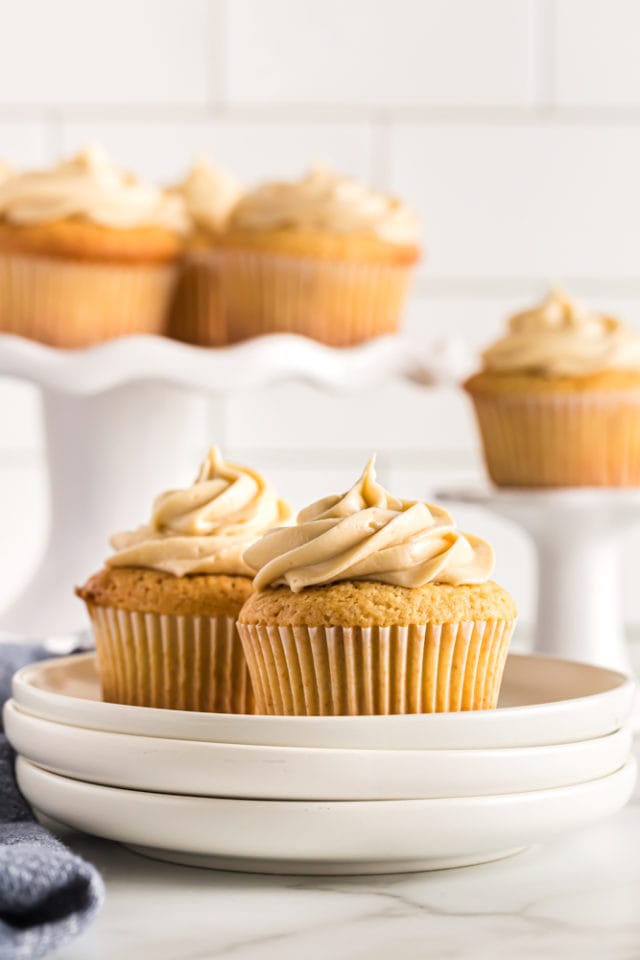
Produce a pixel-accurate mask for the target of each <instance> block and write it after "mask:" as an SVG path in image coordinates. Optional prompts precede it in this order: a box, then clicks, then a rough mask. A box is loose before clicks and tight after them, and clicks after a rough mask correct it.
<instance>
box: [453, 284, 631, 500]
mask: <svg viewBox="0 0 640 960" xmlns="http://www.w3.org/2000/svg"><path fill="white" fill-rule="evenodd" d="M465 389H466V390H467V392H468V393H469V394H470V395H471V398H472V400H473V404H474V407H475V412H476V417H477V420H478V425H479V427H480V433H481V436H482V443H483V448H484V455H485V459H486V463H487V468H488V471H489V474H490V476H491V479H492V480H493V481H494V483H496V484H498V485H500V486H516V487H518V486H530V487H558V486H615V487H617V486H638V485H640V336H639V335H638V334H637V333H636V332H635V331H633V330H631V329H629V328H628V327H625V326H624V325H623V324H622V323H620V321H619V320H616V319H615V318H614V317H610V316H604V315H601V314H597V313H593V312H590V311H588V310H586V309H584V308H583V307H581V306H578V305H577V304H575V303H573V302H572V301H571V300H570V299H569V298H568V297H567V296H565V295H564V294H562V293H560V292H553V293H551V294H550V295H549V296H548V297H547V299H546V300H545V301H544V302H543V303H542V304H541V305H540V306H539V307H535V308H534V309H532V310H527V311H526V312H524V313H519V314H517V315H516V316H514V317H512V318H511V319H510V321H509V329H508V332H507V335H506V336H505V337H503V338H502V339H501V340H499V341H498V342H497V343H495V344H494V345H493V346H491V347H489V349H488V350H486V351H485V353H484V354H483V369H482V371H481V372H480V373H478V374H476V375H475V376H473V377H471V379H470V380H468V381H467V382H466V384H465Z"/></svg>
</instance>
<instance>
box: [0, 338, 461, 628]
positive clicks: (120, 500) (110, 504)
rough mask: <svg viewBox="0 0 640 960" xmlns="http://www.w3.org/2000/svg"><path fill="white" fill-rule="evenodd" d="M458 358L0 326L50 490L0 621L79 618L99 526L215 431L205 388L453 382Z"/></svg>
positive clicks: (141, 498) (428, 351)
mask: <svg viewBox="0 0 640 960" xmlns="http://www.w3.org/2000/svg"><path fill="white" fill-rule="evenodd" d="M468 367H469V357H468V355H467V354H466V351H465V350H464V348H463V347H462V345H461V344H460V343H458V342H456V341H445V342H441V343H433V344H429V343H425V342H424V341H413V340H411V339H409V338H407V337H402V336H397V337H384V338H380V339H379V340H376V341H372V342H370V343H367V344H365V345H363V346H360V347H354V348H349V349H342V350H337V349H332V348H330V347H326V346H323V345H321V344H319V343H316V342H315V341H312V340H308V339H306V338H305V337H297V336H290V335H274V336H270V337H262V338H259V339H257V340H252V341H248V342H246V343H242V344H239V345H237V346H233V347H227V348H224V349H205V348H201V347H193V346H189V345H186V344H182V343H177V342H175V341H173V340H168V339H164V338H161V337H128V338H125V339H122V340H116V341H111V342H110V343H106V344H103V345H100V346H96V347H91V348H88V349H85V350H74V351H69V350H55V349H52V348H50V347H46V346H43V345H42V344H38V343H34V342H32V341H28V340H25V339H23V338H20V337H14V336H8V335H4V336H2V335H0V375H2V374H5V375H7V376H12V377H19V378H22V379H24V380H27V381H29V382H31V383H33V384H36V385H37V386H39V387H40V389H41V391H42V398H43V406H44V420H45V432H46V453H47V463H48V473H49V490H50V501H51V503H50V515H51V521H50V528H49V538H48V543H47V547H46V549H45V552H44V556H43V558H42V560H41V562H40V565H39V567H38V569H37V570H36V572H35V573H34V575H33V577H32V579H31V580H30V582H29V584H28V585H27V587H26V588H25V589H24V591H23V593H22V594H21V595H20V596H19V597H18V598H17V600H16V601H15V602H14V603H13V604H12V605H11V607H10V608H9V609H8V610H6V611H4V613H3V614H2V616H0V629H3V630H7V631H12V632H17V633H30V634H33V635H38V634H39V635H47V636H51V635H52V634H66V633H68V632H69V631H73V630H75V629H77V628H79V627H81V626H84V625H86V614H85V612H84V609H83V605H82V604H81V603H80V602H79V601H78V600H77V599H76V598H75V597H74V595H73V586H74V585H75V584H78V583H82V582H84V580H85V579H86V577H87V575H88V574H89V573H91V571H93V570H95V569H97V568H98V567H99V566H100V564H101V561H102V559H103V557H104V555H105V552H106V550H107V549H108V548H107V540H108V537H109V535H110V534H111V533H113V532H114V531H116V530H119V529H122V528H125V527H127V526H128V525H135V524H137V523H139V522H141V520H143V519H144V518H145V517H146V516H147V515H148V512H149V507H150V502H151V498H152V497H153V496H154V495H155V494H157V493H158V492H159V490H161V489H164V488H166V487H167V486H170V485H171V483H172V482H184V481H185V478H186V477H187V476H189V471H193V470H194V467H195V465H194V463H193V452H194V449H197V447H198V446H200V447H202V448H204V447H205V446H206V445H208V444H209V443H211V442H212V441H217V442H224V438H223V437H222V431H223V429H224V428H223V421H222V417H220V421H219V423H218V424H217V425H215V429H214V433H213V435H212V434H211V432H210V429H211V425H212V420H215V419H216V416H215V413H216V411H215V408H214V410H213V411H212V407H211V396H213V397H217V398H218V400H219V402H221V403H222V402H223V400H224V398H225V397H226V396H228V395H230V394H232V393H234V392H239V391H243V390H248V389H256V388H259V387H265V386H267V385H269V384H272V383H276V382H282V381H284V380H294V379H295V380H303V381H307V382H311V383H313V384H315V385H316V386H318V387H320V388H322V389H325V390H330V391H337V390H345V391H347V390H351V391H353V390H364V389H367V388H371V387H373V386H375V385H378V384H380V383H381V382H382V381H383V380H387V379H391V378H403V379H408V380H412V381H414V382H417V383H421V384H425V385H431V384H435V383H452V382H455V381H457V380H459V378H460V377H461V376H462V375H464V374H465V372H466V371H467V369H468ZM207 394H209V395H210V396H209V397H207ZM219 412H220V413H222V411H221V410H220V411H219ZM212 413H213V416H212ZM167 469H170V470H171V471H173V474H174V475H173V476H168V475H167Z"/></svg>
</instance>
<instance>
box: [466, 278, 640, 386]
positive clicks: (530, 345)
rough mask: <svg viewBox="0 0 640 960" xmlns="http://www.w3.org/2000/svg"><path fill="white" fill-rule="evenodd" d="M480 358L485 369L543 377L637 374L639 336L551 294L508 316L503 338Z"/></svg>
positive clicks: (562, 294)
mask: <svg viewBox="0 0 640 960" xmlns="http://www.w3.org/2000/svg"><path fill="white" fill-rule="evenodd" d="M482 359H483V362H484V369H485V370H489V371H495V372H499V373H516V372H523V373H525V372H526V373H537V374H541V375H543V376H548V377H563V376H567V377H571V376H588V375H590V374H593V373H599V372H601V371H604V370H640V336H639V335H638V334H637V333H636V332H635V331H634V330H631V329H629V328H628V327H625V326H624V325H623V324H622V323H621V322H620V321H619V320H616V318H615V317H610V316H605V315H602V314H598V313H592V312H590V311H588V310H586V309H585V308H584V307H582V306H580V305H578V304H576V303H574V302H573V301H572V300H570V299H569V297H568V296H566V294H564V293H562V292H560V291H557V290H554V291H552V292H551V293H550V294H549V295H548V297H547V298H546V300H544V302H543V303H541V304H540V306H538V307H535V308H533V309H532V310H526V311H525V312H524V313H518V314H516V315H515V316H513V317H511V319H510V320H509V329H508V333H507V334H506V336H504V337H503V338H502V339H501V340H498V341H497V343H494V344H493V346H491V347H489V349H488V350H486V351H485V352H484V353H483V355H482Z"/></svg>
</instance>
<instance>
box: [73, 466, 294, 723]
mask: <svg viewBox="0 0 640 960" xmlns="http://www.w3.org/2000/svg"><path fill="white" fill-rule="evenodd" d="M289 516H290V510H289V507H288V505H287V504H286V503H285V502H284V501H283V500H280V499H279V497H278V496H277V494H276V492H275V490H274V489H273V487H272V486H271V485H270V484H269V483H267V482H266V481H265V480H264V479H263V477H262V476H261V475H260V474H259V473H257V472H256V471H254V470H251V469H249V468H247V467H241V466H238V465H237V464H233V463H227V462H226V461H224V460H223V459H222V457H221V455H220V453H219V451H218V450H217V449H215V448H214V449H212V450H210V452H209V455H208V456H207V458H206V460H205V461H204V463H203V464H202V467H201V468H200V472H199V474H198V476H197V478H196V481H195V483H194V484H193V486H191V487H187V488H186V489H180V490H169V491H167V492H166V493H162V494H160V496H159V497H158V498H157V499H156V501H155V503H154V506H153V512H152V515H151V519H150V521H149V523H147V524H145V525H144V526H142V527H139V528H138V529H137V530H134V531H133V532H129V533H120V534H116V535H115V536H114V537H113V538H112V541H111V543H112V546H113V547H114V549H115V553H114V554H113V555H112V556H110V557H109V558H108V559H107V561H106V565H105V567H104V569H103V570H101V571H100V572H99V573H96V574H95V575H94V576H92V577H91V578H90V579H89V580H88V582H87V583H86V584H85V586H84V587H82V588H80V589H78V590H77V591H76V592H77V594H78V596H79V597H81V598H82V599H83V600H84V601H85V603H86V604H87V608H88V611H89V614H90V617H91V620H92V623H93V627H94V632H95V640H96V649H97V653H98V662H99V668H100V679H101V682H102V690H103V696H104V699H105V700H107V701H110V702H113V703H127V704H134V705H138V706H147V707H169V708H176V709H182V710H205V711H212V712H217V713H252V712H254V698H253V693H252V689H251V683H250V680H249V674H248V671H247V666H246V662H245V659H244V655H243V652H242V647H241V645H240V642H239V639H238V635H237V631H236V617H237V615H238V613H239V611H240V608H241V607H242V605H243V603H244V602H245V600H246V599H247V598H248V597H249V596H250V594H251V592H252V585H251V576H252V570H251V568H250V567H249V566H248V565H247V564H246V562H245V561H244V560H243V553H244V551H245V549H246V548H247V546H249V545H250V544H251V543H252V542H253V541H254V540H255V539H256V538H257V537H259V536H260V535H261V534H263V533H264V532H265V531H266V530H268V529H269V528H270V527H271V526H274V525H275V524H282V523H284V522H286V521H287V519H288V518H289Z"/></svg>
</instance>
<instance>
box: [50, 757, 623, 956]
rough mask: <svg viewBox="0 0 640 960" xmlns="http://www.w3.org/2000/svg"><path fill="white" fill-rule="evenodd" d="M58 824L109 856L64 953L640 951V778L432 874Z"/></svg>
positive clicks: (97, 856) (91, 851) (99, 860)
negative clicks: (594, 806)
mask: <svg viewBox="0 0 640 960" xmlns="http://www.w3.org/2000/svg"><path fill="white" fill-rule="evenodd" d="M636 753H637V754H638V755H640V744H636ZM61 836H63V837H64V839H65V841H66V842H67V843H68V844H69V845H70V846H71V847H72V848H73V849H74V850H76V851H77V852H78V853H80V854H81V855H82V856H84V857H86V858H87V859H88V860H91V861H92V862H93V863H95V864H96V866H97V867H98V868H99V869H100V871H101V872H102V875H103V877H104V879H105V882H106V887H107V901H106V905H105V907H104V909H103V912H102V914H101V916H100V917H99V918H98V920H97V921H96V923H95V924H94V925H93V927H92V928H91V929H90V930H89V931H88V932H87V933H85V934H84V935H83V936H82V937H81V938H79V939H78V940H76V941H75V942H74V943H72V944H70V945H69V946H68V947H67V948H66V949H63V950H61V951H60V952H59V953H57V954H56V957H55V960H114V958H123V960H124V958H128V957H135V958H136V960H147V958H149V960H425V958H429V960H467V958H473V960H484V958H487V960H489V958H490V960H528V958H540V957H543V958H544V960H555V958H558V960H560V958H562V960H571V958H573V957H576V958H580V960H637V958H638V957H640V788H637V789H636V794H635V798H634V800H632V801H631V803H630V804H629V805H628V806H627V807H626V808H625V809H624V810H623V811H621V812H620V813H618V814H616V815H615V816H614V817H611V818H610V819H609V820H606V821H603V822H602V823H601V824H597V825H596V826H594V827H590V828H587V829H584V830H581V831H577V832H576V833H574V834H567V835H566V836H564V837H561V838H558V839H556V840H555V841H552V842H550V843H547V844H545V845H544V846H542V847H537V848H533V849H531V850H528V851H526V852H525V853H522V854H520V855H519V856H516V857H512V858H511V859H508V860H503V861H500V862H497V863H492V864H486V865H484V866H478V867H467V868H465V869H459V870H444V871H439V872H435V873H427V874H425V873H423V874H405V875H394V876H387V877H358V878H317V877H268V876H257V875H243V874H234V873H217V872H213V871H208V870H201V869H194V868H188V867H178V866H172V865H168V864H164V863H159V862H155V861H152V860H146V859H144V858H143V857H138V856H136V855H134V854H132V853H129V852H128V851H126V850H124V849H123V848H121V847H118V846H117V845H116V844H112V843H109V842H107V841H103V840H98V839H94V838H91V837H86V836H83V835H81V834H78V833H74V832H65V833H64V834H62V833H61Z"/></svg>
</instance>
